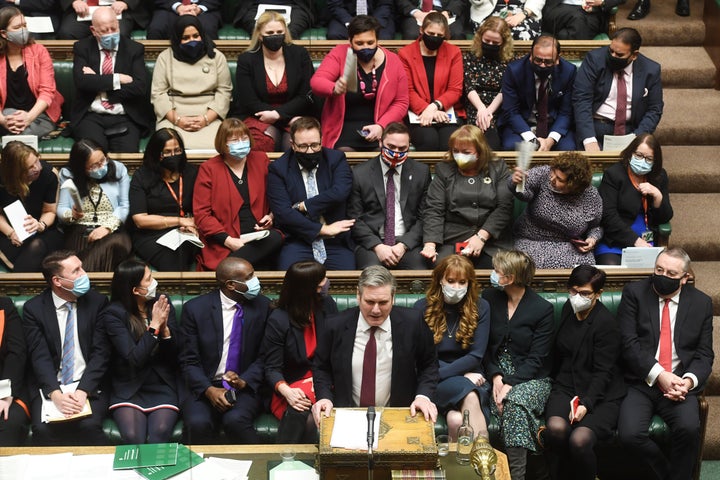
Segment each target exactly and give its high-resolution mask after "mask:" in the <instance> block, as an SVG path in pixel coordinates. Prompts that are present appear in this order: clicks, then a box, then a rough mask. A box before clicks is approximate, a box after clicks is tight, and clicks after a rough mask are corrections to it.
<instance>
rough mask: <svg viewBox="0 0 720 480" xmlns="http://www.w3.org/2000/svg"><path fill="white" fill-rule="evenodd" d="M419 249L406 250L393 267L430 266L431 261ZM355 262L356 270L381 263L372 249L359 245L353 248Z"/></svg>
mask: <svg viewBox="0 0 720 480" xmlns="http://www.w3.org/2000/svg"><path fill="white" fill-rule="evenodd" d="M420 250H422V248H420V247H415V248H413V249H411V250H408V251H407V252H405V255H403V257H402V258H401V259H400V261H399V262H398V264H397V266H396V267H393V268H397V269H400V270H426V269H428V268H432V263H430V261H429V260H428V259H427V258H425V257H423V256H422V255H420ZM355 264H356V267H357V269H358V270H362V269H364V268H365V267H369V266H371V265H382V263H381V262H380V259H378V256H377V255H376V254H375V252H374V251H372V250H368V249H366V248H363V247H359V246H358V247H356V248H355Z"/></svg>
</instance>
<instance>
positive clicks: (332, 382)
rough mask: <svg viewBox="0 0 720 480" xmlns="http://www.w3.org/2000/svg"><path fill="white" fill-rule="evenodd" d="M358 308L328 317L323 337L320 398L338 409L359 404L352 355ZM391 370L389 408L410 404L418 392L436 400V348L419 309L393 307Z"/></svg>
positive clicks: (318, 358) (316, 365)
mask: <svg viewBox="0 0 720 480" xmlns="http://www.w3.org/2000/svg"><path fill="white" fill-rule="evenodd" d="M359 315H360V309H359V308H358V307H355V308H348V309H347V310H344V311H342V312H340V313H339V314H337V315H334V316H332V317H330V318H329V319H328V320H327V322H326V324H327V327H328V328H326V329H325V330H324V331H322V332H318V333H319V338H318V343H317V350H315V360H314V361H313V380H314V382H315V394H316V396H317V399H318V400H320V399H321V398H327V399H329V400H331V401H332V402H333V405H334V406H335V407H356V406H357V405H354V402H353V397H352V356H353V345H354V343H355V330H356V329H357V323H358V318H359ZM390 325H391V329H392V348H393V355H392V357H393V358H392V374H391V386H390V403H389V405H387V406H389V407H408V406H410V404H411V403H412V402H413V401H414V400H415V396H416V395H425V396H427V397H428V398H430V399H432V398H433V396H434V395H435V390H436V388H437V383H438V380H439V379H440V374H439V367H438V359H437V350H436V349H435V344H434V343H433V336H432V333H431V332H430V328H429V327H428V326H427V324H426V323H425V320H424V318H423V314H422V312H421V311H419V310H415V309H412V308H406V307H393V309H392V310H391V312H390Z"/></svg>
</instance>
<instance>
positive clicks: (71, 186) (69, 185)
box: [60, 178, 82, 212]
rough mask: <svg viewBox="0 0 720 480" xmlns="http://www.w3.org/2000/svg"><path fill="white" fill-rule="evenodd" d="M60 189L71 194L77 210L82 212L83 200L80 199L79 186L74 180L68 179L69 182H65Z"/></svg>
mask: <svg viewBox="0 0 720 480" xmlns="http://www.w3.org/2000/svg"><path fill="white" fill-rule="evenodd" d="M60 188H61V189H63V188H64V189H65V190H67V191H68V193H70V198H72V201H73V204H74V205H75V209H76V210H77V211H78V212H82V199H81V198H80V192H78V189H77V185H75V182H73V179H72V178H68V179H67V180H65V181H64V182H63V183H62V185H60Z"/></svg>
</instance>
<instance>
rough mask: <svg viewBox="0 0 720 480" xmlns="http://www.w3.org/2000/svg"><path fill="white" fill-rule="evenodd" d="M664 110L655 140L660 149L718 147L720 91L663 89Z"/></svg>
mask: <svg viewBox="0 0 720 480" xmlns="http://www.w3.org/2000/svg"><path fill="white" fill-rule="evenodd" d="M663 95H664V100H665V108H664V111H663V116H662V119H661V120H660V125H658V129H657V132H656V133H657V136H658V138H659V139H660V141H661V142H662V145H718V144H720V128H718V125H720V91H718V90H713V89H698V88H696V89H684V88H668V89H663Z"/></svg>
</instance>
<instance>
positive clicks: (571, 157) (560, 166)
mask: <svg viewBox="0 0 720 480" xmlns="http://www.w3.org/2000/svg"><path fill="white" fill-rule="evenodd" d="M550 168H551V169H554V170H560V171H561V172H563V173H564V174H565V175H567V188H568V193H570V194H571V195H576V194H578V193H582V192H584V191H585V190H586V189H587V188H588V187H589V186H590V184H591V183H592V166H591V165H590V159H589V158H588V157H586V156H585V155H584V154H583V153H581V152H575V151H569V152H562V153H561V154H560V155H558V156H556V157H553V159H552V160H551V161H550Z"/></svg>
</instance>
